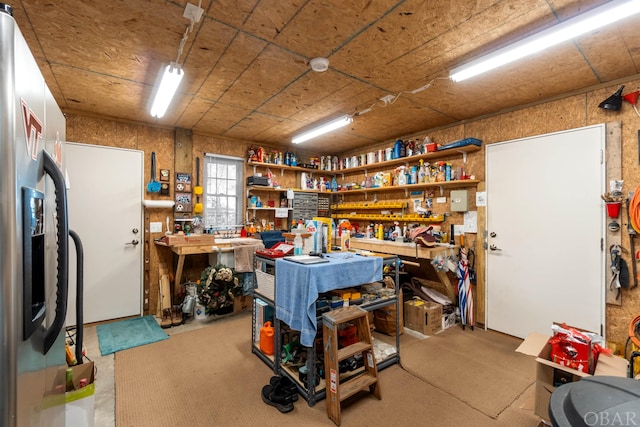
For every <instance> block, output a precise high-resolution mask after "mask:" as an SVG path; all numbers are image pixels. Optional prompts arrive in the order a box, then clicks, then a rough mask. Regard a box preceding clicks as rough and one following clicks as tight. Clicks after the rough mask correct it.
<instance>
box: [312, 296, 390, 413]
mask: <svg viewBox="0 0 640 427" xmlns="http://www.w3.org/2000/svg"><path fill="white" fill-rule="evenodd" d="M346 323H351V324H352V325H354V326H355V327H356V328H357V332H356V333H357V338H358V340H357V342H355V343H353V344H350V345H347V346H346V347H344V348H341V349H338V329H339V326H340V325H341V324H346ZM322 337H323V341H324V367H325V370H324V372H325V378H326V382H327V391H326V394H327V416H328V417H329V418H331V420H332V421H333V422H334V423H335V424H336V425H337V426H339V425H340V402H342V401H343V400H345V399H347V398H348V397H350V396H353V395H354V394H356V393H357V392H359V391H361V390H364V389H365V388H366V387H369V391H370V392H372V393H373V394H374V396H376V397H377V398H378V399H381V398H382V396H381V394H380V381H379V380H378V368H377V366H376V361H375V358H374V355H373V346H372V345H371V331H370V329H369V318H368V316H367V312H366V310H363V309H361V308H360V307H358V306H349V307H344V308H339V309H337V310H332V311H330V312H328V313H324V314H323V315H322ZM356 354H361V355H362V361H363V363H364V370H363V371H362V372H360V373H358V374H356V375H355V376H353V377H350V378H348V379H345V380H343V381H342V382H340V370H339V367H338V364H339V363H340V362H341V361H343V360H346V359H348V358H350V357H352V356H355V355H356Z"/></svg>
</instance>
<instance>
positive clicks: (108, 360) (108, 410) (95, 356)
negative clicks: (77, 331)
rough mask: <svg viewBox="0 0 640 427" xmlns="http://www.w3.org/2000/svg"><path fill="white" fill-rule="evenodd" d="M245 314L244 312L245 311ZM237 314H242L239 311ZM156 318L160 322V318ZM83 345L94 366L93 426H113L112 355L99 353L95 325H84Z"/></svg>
mask: <svg viewBox="0 0 640 427" xmlns="http://www.w3.org/2000/svg"><path fill="white" fill-rule="evenodd" d="M245 314H246V313H245ZM238 315H243V314H242V313H239V314H238ZM156 320H157V321H158V322H160V319H157V318H156ZM215 320H216V316H212V317H211V318H208V319H206V320H195V319H193V318H189V319H187V320H186V321H185V323H184V324H182V325H180V326H173V327H171V328H168V329H165V330H164V331H165V332H166V333H167V335H173V334H177V333H181V332H187V331H191V330H194V329H199V328H202V327H206V326H208V325H209V324H210V323H211V322H212V321H215ZM83 338H84V346H85V348H86V356H87V357H88V358H89V359H90V360H93V362H94V363H95V366H96V377H95V385H96V386H95V426H94V427H114V426H115V425H116V417H115V409H116V400H115V382H114V355H113V354H109V355H107V356H101V355H100V346H99V343H98V335H97V334H96V325H90V326H85V327H84V337H83Z"/></svg>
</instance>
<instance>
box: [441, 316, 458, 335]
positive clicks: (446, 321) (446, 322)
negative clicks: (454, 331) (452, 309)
mask: <svg viewBox="0 0 640 427" xmlns="http://www.w3.org/2000/svg"><path fill="white" fill-rule="evenodd" d="M456 323H458V317H457V316H456V314H455V313H449V314H443V315H442V330H443V331H444V330H445V329H449V328H451V327H452V326H455V325H456Z"/></svg>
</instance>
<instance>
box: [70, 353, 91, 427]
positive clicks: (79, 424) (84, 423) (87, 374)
mask: <svg viewBox="0 0 640 427" xmlns="http://www.w3.org/2000/svg"><path fill="white" fill-rule="evenodd" d="M71 369H72V370H73V385H74V387H75V390H73V391H68V392H66V393H65V394H64V397H65V425H67V426H73V427H93V425H94V412H95V378H94V372H95V371H94V364H93V362H87V363H83V364H82V365H76V366H72V367H71ZM83 378H86V379H87V385H86V386H85V387H82V388H80V380H81V379H83Z"/></svg>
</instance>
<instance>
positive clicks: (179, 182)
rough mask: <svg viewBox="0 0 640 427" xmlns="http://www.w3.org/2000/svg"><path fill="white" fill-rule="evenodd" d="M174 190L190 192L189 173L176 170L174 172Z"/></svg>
mask: <svg viewBox="0 0 640 427" xmlns="http://www.w3.org/2000/svg"><path fill="white" fill-rule="evenodd" d="M176 192H181V193H190V192H191V174H190V173H183V172H178V173H176Z"/></svg>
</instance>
